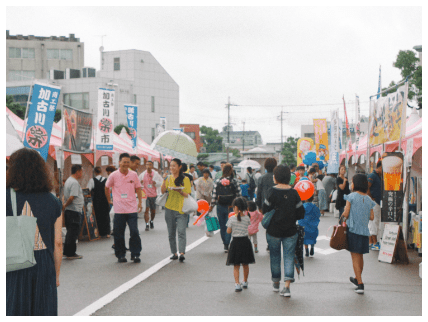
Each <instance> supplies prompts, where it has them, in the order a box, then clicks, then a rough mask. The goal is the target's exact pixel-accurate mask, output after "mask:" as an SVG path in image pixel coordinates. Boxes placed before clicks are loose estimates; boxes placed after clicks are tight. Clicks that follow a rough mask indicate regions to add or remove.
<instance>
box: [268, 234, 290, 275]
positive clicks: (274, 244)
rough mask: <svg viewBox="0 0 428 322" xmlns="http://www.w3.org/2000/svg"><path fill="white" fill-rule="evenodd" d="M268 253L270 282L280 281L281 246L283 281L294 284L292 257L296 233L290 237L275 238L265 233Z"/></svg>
mask: <svg viewBox="0 0 428 322" xmlns="http://www.w3.org/2000/svg"><path fill="white" fill-rule="evenodd" d="M266 239H267V242H268V245H269V251H270V270H271V273H272V282H279V281H281V244H282V249H283V257H284V281H291V283H293V282H294V257H295V252H296V244H297V233H296V235H294V236H292V237H283V238H277V237H273V236H271V235H269V234H268V233H266Z"/></svg>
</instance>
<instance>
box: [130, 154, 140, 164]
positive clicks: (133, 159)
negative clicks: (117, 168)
mask: <svg viewBox="0 0 428 322" xmlns="http://www.w3.org/2000/svg"><path fill="white" fill-rule="evenodd" d="M130 159H131V161H132V162H134V161H136V160H138V161H141V159H140V158H139V157H138V156H136V155H132V156H131V158H130Z"/></svg>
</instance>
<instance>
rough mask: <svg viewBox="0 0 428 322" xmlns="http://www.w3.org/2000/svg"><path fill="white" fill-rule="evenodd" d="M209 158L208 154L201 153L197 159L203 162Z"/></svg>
mask: <svg viewBox="0 0 428 322" xmlns="http://www.w3.org/2000/svg"><path fill="white" fill-rule="evenodd" d="M208 157H209V154H208V153H199V154H198V156H197V159H198V161H203V160H205V159H206V158H208Z"/></svg>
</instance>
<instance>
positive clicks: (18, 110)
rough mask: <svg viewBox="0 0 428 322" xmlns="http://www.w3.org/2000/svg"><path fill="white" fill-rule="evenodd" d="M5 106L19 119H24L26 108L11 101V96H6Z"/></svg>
mask: <svg viewBox="0 0 428 322" xmlns="http://www.w3.org/2000/svg"><path fill="white" fill-rule="evenodd" d="M6 106H7V107H8V108H9V109H10V110H11V111H12V112H13V113H14V114H15V115H17V116H19V118H21V119H24V118H25V110H26V107H25V106H22V105H21V104H19V103H16V102H14V101H13V96H12V95H6Z"/></svg>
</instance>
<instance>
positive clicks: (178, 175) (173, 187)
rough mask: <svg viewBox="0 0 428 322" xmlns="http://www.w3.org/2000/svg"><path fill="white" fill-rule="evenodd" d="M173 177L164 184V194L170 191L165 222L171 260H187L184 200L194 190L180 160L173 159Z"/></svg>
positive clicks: (171, 164)
mask: <svg viewBox="0 0 428 322" xmlns="http://www.w3.org/2000/svg"><path fill="white" fill-rule="evenodd" d="M170 170H171V175H170V176H168V177H167V178H166V179H165V180H164V181H163V183H162V188H161V189H162V193H166V192H167V191H168V199H167V201H166V203H165V221H166V226H167V228H168V240H169V247H170V249H171V253H172V256H171V257H170V259H172V260H175V259H179V260H180V262H183V261H184V260H185V257H184V255H185V253H186V242H187V239H186V227H187V223H188V217H189V215H188V214H185V213H183V212H182V209H183V203H184V198H187V197H188V195H190V193H191V191H192V189H191V186H190V180H189V178H188V177H186V176H185V175H184V173H183V168H182V163H181V160H180V159H176V158H175V159H172V160H171V163H170ZM177 232H178V251H179V253H180V256H178V254H177V237H176V236H177Z"/></svg>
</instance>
